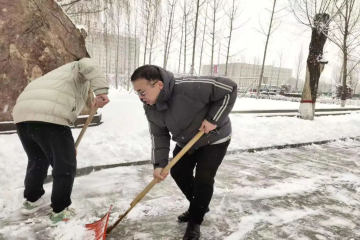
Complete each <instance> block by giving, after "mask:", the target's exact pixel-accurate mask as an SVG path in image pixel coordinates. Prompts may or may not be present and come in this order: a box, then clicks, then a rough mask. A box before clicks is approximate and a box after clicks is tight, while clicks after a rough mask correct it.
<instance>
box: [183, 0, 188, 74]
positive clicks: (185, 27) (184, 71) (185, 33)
mask: <svg viewBox="0 0 360 240" xmlns="http://www.w3.org/2000/svg"><path fill="white" fill-rule="evenodd" d="M184 18H185V26H184V29H185V30H184V35H185V43H184V70H183V73H186V47H187V13H186V0H184Z"/></svg>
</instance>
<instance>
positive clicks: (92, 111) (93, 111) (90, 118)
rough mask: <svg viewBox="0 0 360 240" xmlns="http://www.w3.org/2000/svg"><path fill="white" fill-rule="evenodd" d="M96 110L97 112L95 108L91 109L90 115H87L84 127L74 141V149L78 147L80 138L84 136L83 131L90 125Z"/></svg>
mask: <svg viewBox="0 0 360 240" xmlns="http://www.w3.org/2000/svg"><path fill="white" fill-rule="evenodd" d="M97 110H98V108H97V107H93V108H92V109H91V112H90V115H89V117H88V118H87V119H86V122H85V124H84V126H83V127H82V129H81V132H80V134H79V136H78V138H77V139H76V142H75V147H76V148H77V147H78V146H79V144H80V141H81V139H82V137H83V136H84V134H85V131H86V129H87V128H88V126H89V125H90V123H91V121H92V119H93V118H94V115H95V113H96V111H97Z"/></svg>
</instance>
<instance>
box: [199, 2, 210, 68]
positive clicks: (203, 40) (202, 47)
mask: <svg viewBox="0 0 360 240" xmlns="http://www.w3.org/2000/svg"><path fill="white" fill-rule="evenodd" d="M208 6H209V5H208V3H207V4H206V11H205V23H204V31H203V36H202V42H201V50H200V65H199V75H202V73H201V66H202V56H203V52H204V42H205V31H206V20H207V10H208Z"/></svg>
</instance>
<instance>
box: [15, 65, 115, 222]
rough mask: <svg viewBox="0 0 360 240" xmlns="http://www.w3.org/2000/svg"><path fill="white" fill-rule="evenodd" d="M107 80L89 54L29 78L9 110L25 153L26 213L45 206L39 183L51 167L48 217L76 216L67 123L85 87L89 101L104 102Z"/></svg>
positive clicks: (74, 114)
mask: <svg viewBox="0 0 360 240" xmlns="http://www.w3.org/2000/svg"><path fill="white" fill-rule="evenodd" d="M108 88H109V84H108V82H107V80H106V78H105V75H104V74H103V72H102V71H101V69H100V67H99V66H97V64H96V63H94V62H93V61H92V60H91V59H90V58H83V59H81V60H79V61H75V62H71V63H68V64H65V65H63V66H61V67H59V68H57V69H55V70H53V71H51V72H49V73H47V74H45V75H44V76H42V77H40V78H38V79H35V80H33V81H32V82H30V83H29V84H28V85H27V86H26V88H25V89H24V91H23V92H22V93H21V94H20V96H19V97H18V99H17V101H16V105H15V107H14V110H13V117H14V122H15V123H16V129H17V133H18V136H19V138H20V140H21V143H22V145H23V148H24V150H25V152H26V154H27V156H28V164H27V170H26V176H25V181H24V183H25V190H24V198H25V199H26V201H25V202H24V204H23V207H22V210H21V213H22V214H23V215H31V214H33V213H35V212H37V211H38V210H40V209H41V208H44V207H46V206H48V201H47V200H46V199H44V197H43V195H44V193H45V191H44V188H43V184H44V180H45V178H46V176H47V172H48V168H49V165H51V166H52V168H53V171H52V177H53V189H52V194H51V207H52V209H53V212H52V214H51V215H50V219H51V221H52V222H53V223H55V224H56V223H58V222H61V221H67V220H68V219H70V218H72V217H74V216H75V211H74V210H73V209H72V208H69V206H70V204H71V198H70V197H71V192H72V187H73V183H74V178H75V175H76V149H75V144H74V139H73V136H72V132H71V130H70V128H69V125H70V124H72V123H74V121H75V120H76V118H77V117H78V115H79V114H80V112H81V110H82V109H83V108H84V106H85V102H86V99H87V97H88V93H89V89H91V90H92V91H93V92H94V93H95V95H96V98H95V101H94V102H93V106H97V107H103V106H105V105H106V104H107V103H108V102H109V99H108V97H107V94H108Z"/></svg>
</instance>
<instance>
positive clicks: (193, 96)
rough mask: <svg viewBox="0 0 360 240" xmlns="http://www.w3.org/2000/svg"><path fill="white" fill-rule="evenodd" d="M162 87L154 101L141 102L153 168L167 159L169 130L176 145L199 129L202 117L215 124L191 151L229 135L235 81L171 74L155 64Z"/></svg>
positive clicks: (164, 163) (235, 95)
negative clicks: (177, 76) (147, 103)
mask: <svg viewBox="0 0 360 240" xmlns="http://www.w3.org/2000/svg"><path fill="white" fill-rule="evenodd" d="M158 69H159V71H160V74H161V77H162V80H163V82H164V88H163V89H162V91H161V92H160V95H159V97H158V99H157V102H156V105H153V106H150V105H146V104H145V105H144V109H145V113H146V117H147V119H148V121H149V128H150V134H151V140H152V154H151V159H152V163H153V164H154V168H158V167H162V168H163V167H165V166H166V165H167V163H168V159H169V149H170V134H169V133H171V135H172V140H173V141H175V142H176V143H177V145H179V146H180V147H183V146H185V145H186V144H187V143H188V142H189V141H190V140H191V138H193V137H194V136H195V135H196V133H197V132H198V131H199V128H200V126H201V123H202V122H203V120H204V119H206V120H208V121H209V122H211V123H213V124H215V125H217V128H216V130H215V131H212V132H210V133H209V134H204V135H203V136H202V137H201V138H200V139H199V141H198V142H197V143H196V144H195V145H194V146H193V148H192V151H194V150H195V149H198V148H200V147H203V146H205V145H209V144H214V143H215V144H216V143H217V142H219V141H222V140H224V139H227V138H230V136H231V122H230V119H229V113H230V111H231V109H232V108H233V106H234V104H235V101H236V98H237V85H236V83H235V82H233V81H231V80H230V79H227V78H221V77H202V76H198V77H185V78H174V75H173V74H172V73H171V72H168V71H166V70H164V69H162V68H160V67H158Z"/></svg>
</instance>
